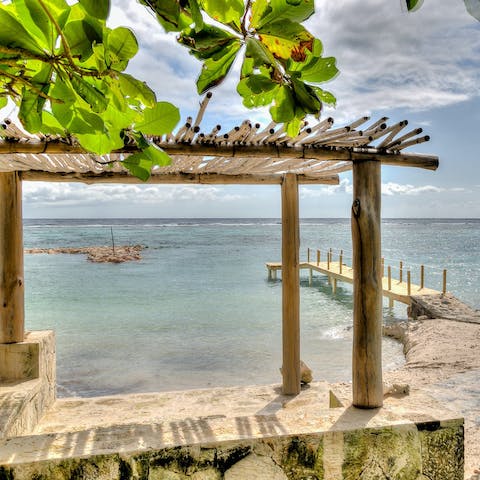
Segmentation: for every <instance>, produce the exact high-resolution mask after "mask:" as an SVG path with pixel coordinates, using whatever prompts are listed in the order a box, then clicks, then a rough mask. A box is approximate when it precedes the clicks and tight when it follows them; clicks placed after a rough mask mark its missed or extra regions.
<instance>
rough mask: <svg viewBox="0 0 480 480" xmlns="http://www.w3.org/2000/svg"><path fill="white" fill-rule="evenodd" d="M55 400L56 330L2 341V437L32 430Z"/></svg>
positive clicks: (0, 394)
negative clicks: (11, 340) (20, 338)
mask: <svg viewBox="0 0 480 480" xmlns="http://www.w3.org/2000/svg"><path fill="white" fill-rule="evenodd" d="M54 402H55V336H54V333H53V332H51V331H43V332H28V333H27V334H26V335H25V341H24V342H21V343H12V344H0V440H1V439H2V438H7V437H15V436H18V435H23V434H28V433H31V432H32V431H33V429H34V428H35V427H36V425H37V424H38V421H39V420H40V418H42V417H43V415H44V414H45V413H46V411H47V410H48V409H49V408H50V407H51V406H52V405H53V403H54ZM0 478H1V477H0Z"/></svg>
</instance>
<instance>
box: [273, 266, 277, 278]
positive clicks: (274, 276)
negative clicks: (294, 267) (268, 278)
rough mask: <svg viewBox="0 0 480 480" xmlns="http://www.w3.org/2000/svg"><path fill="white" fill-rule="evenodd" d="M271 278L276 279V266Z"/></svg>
mask: <svg viewBox="0 0 480 480" xmlns="http://www.w3.org/2000/svg"><path fill="white" fill-rule="evenodd" d="M273 279H274V280H276V279H277V269H276V268H275V269H274V270H273Z"/></svg>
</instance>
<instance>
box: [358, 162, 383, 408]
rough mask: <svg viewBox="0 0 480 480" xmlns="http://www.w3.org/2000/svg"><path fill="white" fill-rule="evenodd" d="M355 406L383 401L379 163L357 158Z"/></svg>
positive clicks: (370, 406)
mask: <svg viewBox="0 0 480 480" xmlns="http://www.w3.org/2000/svg"><path fill="white" fill-rule="evenodd" d="M353 198H354V200H353V205H352V217H351V218H352V220H351V223H352V250H353V252H352V257H353V261H352V267H353V270H354V272H355V275H354V277H353V357H352V390H353V405H354V406H356V407H359V408H378V407H381V406H382V405H383V384H382V323H383V318H382V261H381V258H382V255H381V233H380V231H381V219H380V207H381V163H380V162H378V161H376V160H374V159H370V160H365V161H357V162H353Z"/></svg>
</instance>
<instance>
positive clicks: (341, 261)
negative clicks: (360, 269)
mask: <svg viewBox="0 0 480 480" xmlns="http://www.w3.org/2000/svg"><path fill="white" fill-rule="evenodd" d="M339 263H340V274H341V273H342V265H343V250H340V261H339Z"/></svg>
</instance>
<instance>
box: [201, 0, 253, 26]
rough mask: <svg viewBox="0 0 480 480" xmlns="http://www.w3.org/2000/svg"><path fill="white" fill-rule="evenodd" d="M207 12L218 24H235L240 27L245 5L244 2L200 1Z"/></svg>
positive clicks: (233, 0) (236, 0)
mask: <svg viewBox="0 0 480 480" xmlns="http://www.w3.org/2000/svg"><path fill="white" fill-rule="evenodd" d="M199 3H200V5H201V6H202V8H203V9H204V10H205V12H206V13H207V14H208V15H209V16H210V17H212V18H213V19H214V20H216V21H217V22H221V23H226V24H228V23H233V24H234V25H237V26H239V25H240V19H241V18H242V17H243V15H244V10H245V5H244V3H243V0H200V1H199Z"/></svg>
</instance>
